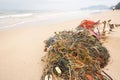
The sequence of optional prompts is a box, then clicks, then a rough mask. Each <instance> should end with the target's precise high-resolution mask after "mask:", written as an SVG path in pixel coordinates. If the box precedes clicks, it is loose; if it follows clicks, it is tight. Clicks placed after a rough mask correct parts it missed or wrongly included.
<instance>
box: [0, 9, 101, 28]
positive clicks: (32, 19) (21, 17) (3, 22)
mask: <svg viewBox="0 0 120 80" xmlns="http://www.w3.org/2000/svg"><path fill="white" fill-rule="evenodd" d="M96 12H101V11H100V10H94V11H80V10H79V11H18V10H14V11H10V10H6V11H5V10H4V11H0V29H6V28H11V27H17V26H19V25H21V24H29V23H37V24H38V23H39V25H46V24H51V23H55V22H60V21H61V22H62V21H66V20H70V19H77V18H84V17H87V16H89V15H90V14H92V13H96Z"/></svg>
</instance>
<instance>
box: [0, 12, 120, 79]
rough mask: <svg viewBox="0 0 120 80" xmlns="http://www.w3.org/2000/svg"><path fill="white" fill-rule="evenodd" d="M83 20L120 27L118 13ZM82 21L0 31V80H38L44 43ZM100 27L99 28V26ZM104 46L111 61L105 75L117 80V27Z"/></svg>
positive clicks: (119, 63)
mask: <svg viewBox="0 0 120 80" xmlns="http://www.w3.org/2000/svg"><path fill="white" fill-rule="evenodd" d="M84 19H90V20H94V21H97V20H101V21H104V20H109V19H111V23H112V24H120V10H115V11H107V12H103V13H97V14H92V15H90V16H89V17H86V18H84ZM81 20H83V19H82V18H81V19H73V20H68V21H64V22H60V23H59V22H57V23H54V24H49V25H44V26H33V25H32V26H30V25H24V24H22V25H21V26H25V27H18V28H11V29H6V30H1V31H0V80H40V77H41V74H42V69H43V63H42V62H41V57H43V56H44V55H45V52H44V51H43V50H44V42H43V41H44V40H46V39H48V38H49V37H51V36H52V35H53V34H54V32H58V31H63V30H74V29H75V28H76V27H77V26H78V25H79V24H80V22H81ZM101 26H102V25H101ZM107 36H108V38H107V40H106V41H105V43H104V46H105V47H106V48H107V49H108V51H109V53H110V56H111V57H110V61H109V63H108V65H107V66H106V67H105V69H104V70H105V71H106V72H107V73H108V74H109V75H110V76H111V77H112V78H113V79H114V80H119V79H120V61H119V58H120V54H119V53H120V26H119V27H118V28H116V27H115V29H113V31H112V32H111V33H110V34H107Z"/></svg>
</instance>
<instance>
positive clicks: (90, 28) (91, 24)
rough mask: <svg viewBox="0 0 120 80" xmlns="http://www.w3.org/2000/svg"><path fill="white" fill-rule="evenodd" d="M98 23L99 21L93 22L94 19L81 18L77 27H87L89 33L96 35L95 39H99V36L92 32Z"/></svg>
mask: <svg viewBox="0 0 120 80" xmlns="http://www.w3.org/2000/svg"><path fill="white" fill-rule="evenodd" d="M98 24H99V21H97V22H94V21H91V20H83V21H82V22H81V23H80V25H79V27H82V28H84V29H87V30H88V31H89V33H90V34H91V35H93V36H94V37H96V38H97V39H99V36H98V35H97V34H96V33H95V32H94V28H95V26H96V25H98Z"/></svg>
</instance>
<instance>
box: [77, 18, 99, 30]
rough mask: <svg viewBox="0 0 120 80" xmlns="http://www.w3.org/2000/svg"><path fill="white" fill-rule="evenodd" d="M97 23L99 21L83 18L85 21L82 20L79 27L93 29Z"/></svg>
mask: <svg viewBox="0 0 120 80" xmlns="http://www.w3.org/2000/svg"><path fill="white" fill-rule="evenodd" d="M96 24H98V22H94V21H91V20H83V21H81V23H80V25H79V27H83V28H86V29H92V28H94V25H96Z"/></svg>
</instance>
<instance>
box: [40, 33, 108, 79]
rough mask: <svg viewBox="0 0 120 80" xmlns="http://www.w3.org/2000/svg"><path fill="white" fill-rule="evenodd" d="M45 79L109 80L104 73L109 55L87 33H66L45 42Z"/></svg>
mask: <svg viewBox="0 0 120 80" xmlns="http://www.w3.org/2000/svg"><path fill="white" fill-rule="evenodd" d="M45 44H46V45H45V51H46V52H47V54H46V55H45V56H44V58H43V62H44V63H45V67H44V70H43V75H42V77H41V80H109V79H107V77H105V75H103V74H102V68H104V67H105V66H106V65H107V63H108V60H109V57H110V56H109V53H108V51H107V49H106V48H105V47H103V46H102V44H101V42H100V41H99V40H98V39H96V38H95V37H93V36H92V35H90V34H89V32H87V31H62V32H59V33H55V35H54V36H53V37H51V38H49V39H48V40H46V41H45Z"/></svg>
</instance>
